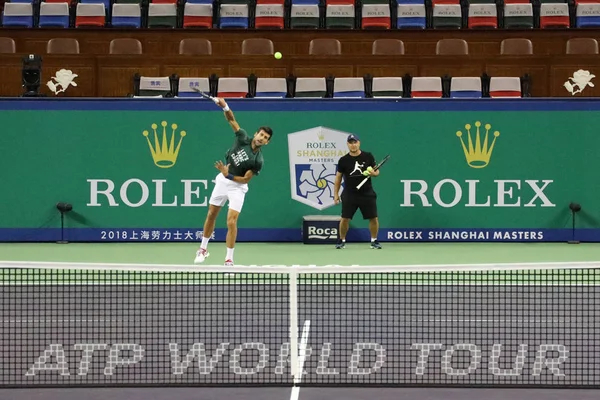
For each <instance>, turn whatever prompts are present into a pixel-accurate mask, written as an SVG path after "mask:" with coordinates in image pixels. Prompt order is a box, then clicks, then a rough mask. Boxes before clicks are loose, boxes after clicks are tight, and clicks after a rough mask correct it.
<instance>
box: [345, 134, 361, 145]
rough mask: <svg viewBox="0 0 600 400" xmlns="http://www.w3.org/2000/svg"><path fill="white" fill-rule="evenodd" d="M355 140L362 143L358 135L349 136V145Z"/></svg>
mask: <svg viewBox="0 0 600 400" xmlns="http://www.w3.org/2000/svg"><path fill="white" fill-rule="evenodd" d="M354 140H355V141H357V142H358V141H360V138H359V137H358V135H355V134H351V135H348V143H350V142H352V141H354Z"/></svg>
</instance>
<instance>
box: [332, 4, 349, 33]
mask: <svg viewBox="0 0 600 400" xmlns="http://www.w3.org/2000/svg"><path fill="white" fill-rule="evenodd" d="M355 25H356V15H355V13H354V5H352V4H332V5H329V6H327V9H326V14H325V27H326V28H328V29H354V27H355Z"/></svg>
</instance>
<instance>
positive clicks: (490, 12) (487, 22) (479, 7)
mask: <svg viewBox="0 0 600 400" xmlns="http://www.w3.org/2000/svg"><path fill="white" fill-rule="evenodd" d="M467 25H468V27H469V29H475V28H498V10H497V8H496V4H478V3H471V4H470V5H469V19H468V24H467Z"/></svg>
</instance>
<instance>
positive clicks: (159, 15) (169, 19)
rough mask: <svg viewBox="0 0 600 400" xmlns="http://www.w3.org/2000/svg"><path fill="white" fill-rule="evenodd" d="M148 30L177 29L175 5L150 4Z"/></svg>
mask: <svg viewBox="0 0 600 400" xmlns="http://www.w3.org/2000/svg"><path fill="white" fill-rule="evenodd" d="M148 28H177V5H175V4H152V3H150V5H149V8H148Z"/></svg>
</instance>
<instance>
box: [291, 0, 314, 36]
mask: <svg viewBox="0 0 600 400" xmlns="http://www.w3.org/2000/svg"><path fill="white" fill-rule="evenodd" d="M297 1H302V0H294V3H292V7H291V11H290V28H292V29H318V28H319V26H320V23H319V20H320V19H321V12H320V10H319V5H318V4H301V3H299V4H295V2H297ZM309 1H313V0H309Z"/></svg>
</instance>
